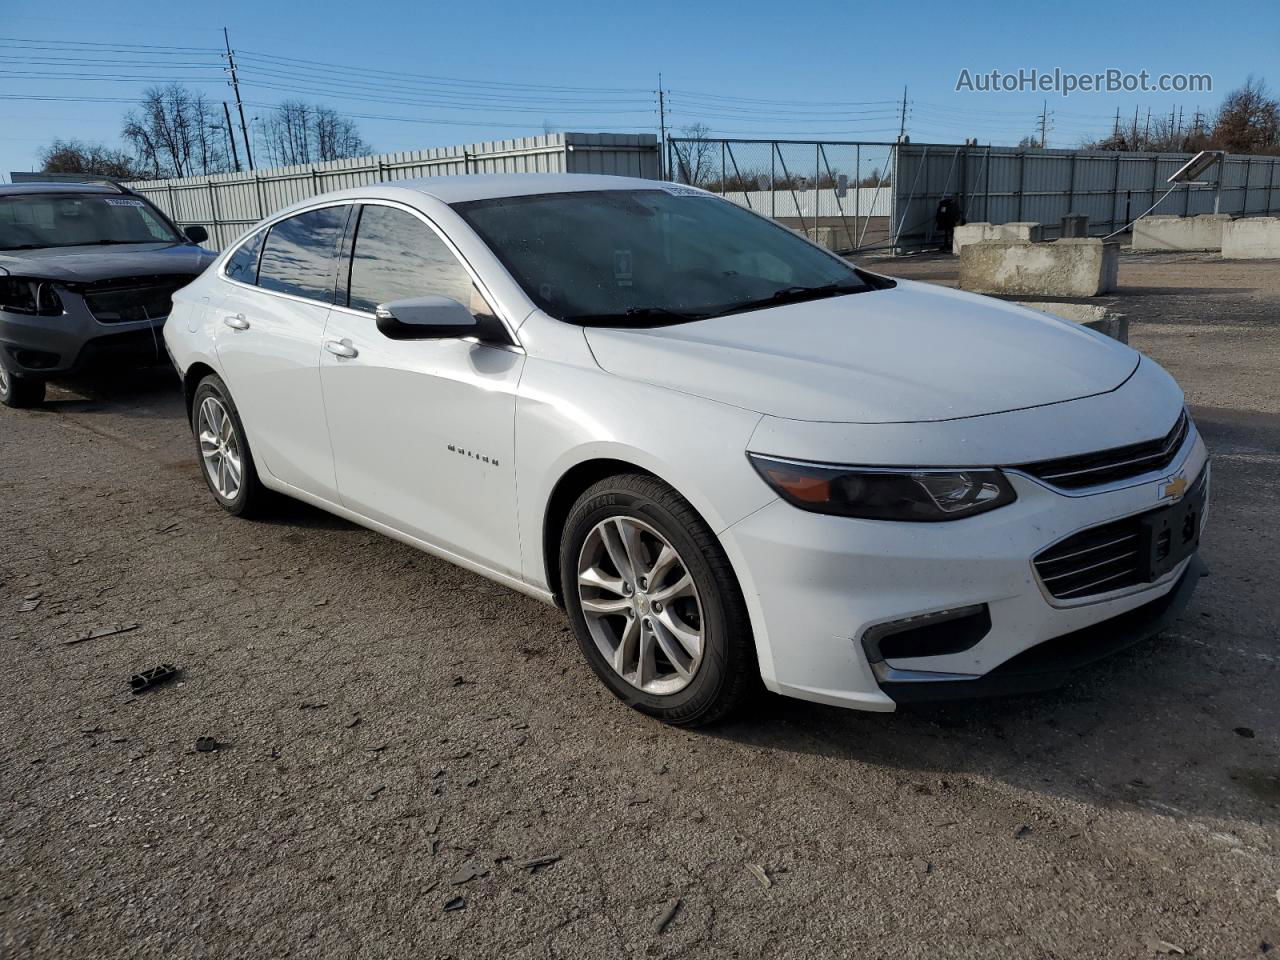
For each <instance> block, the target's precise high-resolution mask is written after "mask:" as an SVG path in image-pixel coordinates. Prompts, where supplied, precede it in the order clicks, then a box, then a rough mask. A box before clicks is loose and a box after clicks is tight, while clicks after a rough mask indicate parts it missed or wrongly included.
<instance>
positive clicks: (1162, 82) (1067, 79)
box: [956, 67, 1213, 97]
mask: <svg viewBox="0 0 1280 960" xmlns="http://www.w3.org/2000/svg"><path fill="white" fill-rule="evenodd" d="M956 92H957V93H962V92H965V93H1053V94H1058V95H1059V96H1063V97H1069V96H1071V95H1072V94H1073V93H1212V92H1213V77H1212V76H1211V75H1210V74H1207V73H1151V72H1150V71H1149V70H1138V71H1136V72H1134V71H1129V70H1120V69H1118V68H1115V67H1112V68H1109V69H1107V70H1101V71H1098V72H1095V73H1072V72H1070V71H1067V70H1063V69H1062V68H1061V67H1054V68H1053V69H1052V70H1041V69H1039V68H1038V67H1019V68H1018V69H1017V70H1012V71H1006V70H985V71H982V70H970V69H969V68H968V67H965V68H964V69H962V70H961V71H960V76H959V77H957V78H956Z"/></svg>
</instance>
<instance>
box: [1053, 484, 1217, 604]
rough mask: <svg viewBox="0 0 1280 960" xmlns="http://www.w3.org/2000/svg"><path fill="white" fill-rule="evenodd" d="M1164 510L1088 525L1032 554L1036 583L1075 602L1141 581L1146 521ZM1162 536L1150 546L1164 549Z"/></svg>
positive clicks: (1147, 539)
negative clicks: (1038, 582)
mask: <svg viewBox="0 0 1280 960" xmlns="http://www.w3.org/2000/svg"><path fill="white" fill-rule="evenodd" d="M1206 477H1207V474H1205V473H1202V474H1201V476H1200V478H1199V480H1197V481H1196V483H1195V485H1194V488H1193V490H1192V491H1191V492H1189V493H1188V494H1187V496H1189V497H1190V496H1195V495H1198V494H1199V491H1200V489H1201V488H1202V487H1203V485H1204V483H1205V481H1206ZM1167 509H1168V507H1167V506H1162V507H1157V508H1156V509H1154V510H1148V511H1147V512H1146V513H1140V514H1137V515H1136V516H1132V517H1125V518H1124V519H1122V520H1114V521H1112V522H1111V523H1104V524H1102V526H1098V527H1090V528H1089V529H1088V530H1081V531H1080V532H1079V533H1077V534H1073V535H1072V536H1070V537H1067V539H1065V540H1062V541H1060V542H1058V543H1055V544H1054V545H1053V546H1052V547H1049V548H1048V549H1047V550H1045V551H1043V552H1042V553H1039V554H1037V555H1036V558H1035V560H1034V561H1033V563H1034V564H1035V568H1036V573H1038V574H1039V575H1040V582H1041V583H1043V584H1044V586H1045V589H1046V590H1048V591H1049V593H1050V595H1051V596H1053V597H1054V598H1055V599H1058V600H1079V599H1081V598H1083V597H1091V596H1096V595H1097V594H1101V593H1108V592H1110V591H1112V590H1122V589H1124V588H1125V587H1132V586H1134V585H1135V584H1139V583H1146V582H1147V577H1146V571H1147V569H1148V565H1147V557H1146V553H1147V552H1148V551H1149V550H1150V549H1151V543H1150V539H1151V536H1150V534H1147V533H1146V531H1145V521H1146V519H1147V518H1148V517H1150V516H1151V515H1152V514H1156V513H1160V512H1161V511H1163V510H1167ZM1158 536H1159V535H1158ZM1162 536H1163V537H1165V538H1166V539H1165V541H1164V542H1163V543H1162V542H1161V541H1159V539H1157V542H1156V544H1155V546H1156V549H1157V550H1159V549H1160V547H1161V546H1164V547H1165V548H1166V552H1167V548H1168V539H1167V538H1168V537H1169V533H1168V532H1167V531H1166V532H1164V533H1163V534H1162Z"/></svg>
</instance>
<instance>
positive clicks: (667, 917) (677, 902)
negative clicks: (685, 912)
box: [653, 897, 684, 936]
mask: <svg viewBox="0 0 1280 960" xmlns="http://www.w3.org/2000/svg"><path fill="white" fill-rule="evenodd" d="M683 905H684V901H683V900H681V899H680V898H679V897H676V898H675V899H674V900H668V901H667V905H666V906H665V907H664V908H663V909H662V914H661V916H659V917H658V922H657V923H655V924H654V925H653V932H654V933H655V934H657V935H659V936H661V935H662V933H663V931H665V930H666V929H667V927H669V926H670V925H671V921H672V920H674V919H675V918H676V914H677V913H679V912H680V907H681V906H683Z"/></svg>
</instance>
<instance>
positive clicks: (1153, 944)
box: [1145, 936, 1187, 954]
mask: <svg viewBox="0 0 1280 960" xmlns="http://www.w3.org/2000/svg"><path fill="white" fill-rule="evenodd" d="M1145 943H1146V947H1147V949H1148V950H1154V951H1155V952H1156V953H1165V954H1185V953H1186V952H1187V951H1185V950H1183V949H1182V948H1181V947H1180V946H1178V945H1177V944H1176V943H1170V942H1169V941H1168V940H1161V939H1160V938H1159V937H1155V936H1149V937H1147V938H1146V941H1145Z"/></svg>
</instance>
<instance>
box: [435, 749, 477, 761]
mask: <svg viewBox="0 0 1280 960" xmlns="http://www.w3.org/2000/svg"><path fill="white" fill-rule="evenodd" d="M469 756H471V751H470V750H463V751H461V752H459V753H446V754H445V755H444V756H442V757H441V758H440V759H441V760H465V759H467V757H469Z"/></svg>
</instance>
